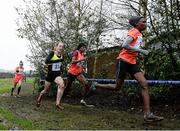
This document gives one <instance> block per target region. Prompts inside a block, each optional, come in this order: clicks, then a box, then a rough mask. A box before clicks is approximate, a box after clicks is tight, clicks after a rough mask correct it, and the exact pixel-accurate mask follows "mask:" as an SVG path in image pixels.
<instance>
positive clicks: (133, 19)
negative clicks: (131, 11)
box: [129, 16, 144, 27]
mask: <svg viewBox="0 0 180 131" xmlns="http://www.w3.org/2000/svg"><path fill="white" fill-rule="evenodd" d="M141 18H144V17H142V16H132V17H131V18H130V19H129V24H130V25H132V26H133V27H135V26H136V24H137V23H138V22H139V20H140V19H141Z"/></svg>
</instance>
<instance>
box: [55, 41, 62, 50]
mask: <svg viewBox="0 0 180 131" xmlns="http://www.w3.org/2000/svg"><path fill="white" fill-rule="evenodd" d="M60 43H61V44H64V43H63V42H62V41H58V42H55V43H54V47H53V50H55V48H56V47H57V46H58V45H59V44H60Z"/></svg>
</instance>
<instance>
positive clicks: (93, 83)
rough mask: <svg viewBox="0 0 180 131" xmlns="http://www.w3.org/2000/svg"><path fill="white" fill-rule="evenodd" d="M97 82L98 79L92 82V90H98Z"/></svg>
mask: <svg viewBox="0 0 180 131" xmlns="http://www.w3.org/2000/svg"><path fill="white" fill-rule="evenodd" d="M96 84H97V82H96V81H95V82H92V84H91V87H90V90H92V91H95V90H96Z"/></svg>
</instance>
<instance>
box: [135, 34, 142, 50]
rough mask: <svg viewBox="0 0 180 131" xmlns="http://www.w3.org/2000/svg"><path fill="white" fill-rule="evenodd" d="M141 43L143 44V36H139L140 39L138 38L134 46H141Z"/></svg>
mask: <svg viewBox="0 0 180 131" xmlns="http://www.w3.org/2000/svg"><path fill="white" fill-rule="evenodd" d="M141 44H142V36H138V39H137V41H136V44H135V46H134V47H135V48H140V46H141Z"/></svg>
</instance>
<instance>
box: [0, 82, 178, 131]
mask: <svg viewBox="0 0 180 131" xmlns="http://www.w3.org/2000/svg"><path fill="white" fill-rule="evenodd" d="M36 97H37V94H32V85H31V84H28V83H27V84H24V85H23V87H22V91H21V97H19V98H18V97H10V96H9V94H3V95H1V96H0V99H1V101H0V108H1V109H3V110H8V111H10V112H12V114H13V115H15V116H16V117H17V118H20V119H22V120H27V121H30V123H31V125H30V126H31V127H28V128H26V127H22V126H20V125H19V124H18V123H16V122H11V119H9V118H5V117H3V118H1V121H0V123H1V124H2V123H3V122H4V121H6V123H11V126H10V127H11V128H9V129H12V127H13V126H14V129H44V130H49V129H75V130H80V129H91V130H95V129H97V130H99V129H101V130H105V129H114V130H116V129H120V130H124V129H129V130H131V129H141V130H145V129H159V130H162V129H163V130H164V129H166V130H172V129H180V124H179V123H180V116H179V112H178V109H180V108H179V107H180V105H155V106H153V107H152V109H153V110H154V111H155V113H156V114H159V115H163V116H164V117H165V118H166V119H165V120H164V121H162V122H157V123H145V122H144V121H143V116H142V107H141V105H136V106H135V105H134V106H132V105H123V103H122V102H119V103H120V104H119V105H122V106H116V105H117V104H116V103H117V101H114V100H115V99H113V100H109V99H108V98H107V101H105V99H106V97H105V96H104V97H102V96H96V94H94V95H92V96H90V97H89V98H88V102H89V103H93V104H95V108H87V107H83V106H81V105H80V104H79V101H80V99H79V98H77V97H76V98H72V97H66V98H64V99H63V101H64V107H65V109H64V110H63V111H59V110H57V109H56V108H55V98H50V97H45V98H44V99H43V101H42V105H41V107H40V108H37V107H36V106H35V105H36ZM94 98H96V99H94ZM113 103H114V104H113ZM0 113H2V112H0ZM6 123H5V124H6ZM0 127H1V126H0Z"/></svg>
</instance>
